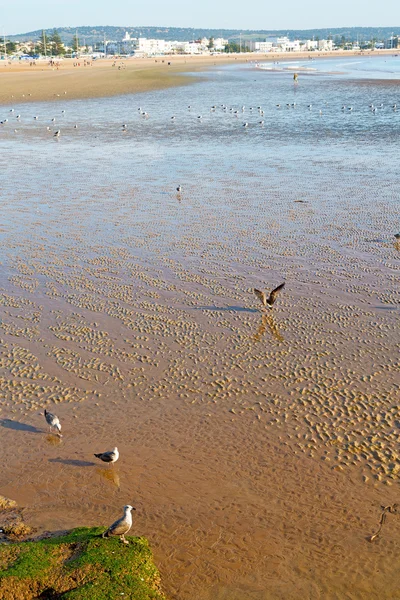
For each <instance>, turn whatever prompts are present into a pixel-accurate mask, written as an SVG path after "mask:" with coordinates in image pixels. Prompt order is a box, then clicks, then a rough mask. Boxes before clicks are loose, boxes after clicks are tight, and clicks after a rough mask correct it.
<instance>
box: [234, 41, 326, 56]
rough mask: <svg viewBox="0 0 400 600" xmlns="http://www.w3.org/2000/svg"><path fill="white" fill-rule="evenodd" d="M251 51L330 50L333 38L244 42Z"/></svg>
mask: <svg viewBox="0 0 400 600" xmlns="http://www.w3.org/2000/svg"><path fill="white" fill-rule="evenodd" d="M245 46H246V48H248V49H249V50H250V51H251V52H260V53H263V54H265V53H267V52H310V51H314V50H318V51H319V52H331V51H332V50H333V49H334V43H333V40H305V41H304V40H293V41H292V40H289V38H288V37H278V38H277V39H276V41H265V42H245Z"/></svg>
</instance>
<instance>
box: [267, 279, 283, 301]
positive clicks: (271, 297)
mask: <svg viewBox="0 0 400 600" xmlns="http://www.w3.org/2000/svg"><path fill="white" fill-rule="evenodd" d="M284 287H285V282H283V283H281V285H278V287H277V288H275V289H274V290H272V292H271V293H270V295H269V298H268V300H267V302H268V304H269V305H270V306H272V305H273V304H274V302H275V300H276V299H277V297H278V295H279V292H280V291H281V290H282V289H283V288H284Z"/></svg>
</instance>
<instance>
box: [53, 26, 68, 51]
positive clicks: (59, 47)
mask: <svg viewBox="0 0 400 600" xmlns="http://www.w3.org/2000/svg"><path fill="white" fill-rule="evenodd" d="M50 44H51V53H52V54H53V55H54V56H62V55H63V54H65V48H64V44H63V43H62V41H61V38H60V34H59V33H58V31H57V29H53V33H52V34H51V36H50Z"/></svg>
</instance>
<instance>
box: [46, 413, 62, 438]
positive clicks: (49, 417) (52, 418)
mask: <svg viewBox="0 0 400 600" xmlns="http://www.w3.org/2000/svg"><path fill="white" fill-rule="evenodd" d="M44 418H45V419H46V421H47V423H48V424H49V425H50V433H51V428H52V427H54V429H57V431H58V435H59V436H60V437H62V435H61V424H60V421H59V418H58V417H56V415H53V413H51V412H49V411H48V410H46V409H45V410H44Z"/></svg>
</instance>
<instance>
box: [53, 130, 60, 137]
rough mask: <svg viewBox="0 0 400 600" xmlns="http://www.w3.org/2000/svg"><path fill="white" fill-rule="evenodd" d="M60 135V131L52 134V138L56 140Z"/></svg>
mask: <svg viewBox="0 0 400 600" xmlns="http://www.w3.org/2000/svg"><path fill="white" fill-rule="evenodd" d="M60 133H61V131H60V130H58V131H56V132H55V134H54V137H56V138H58V137H60Z"/></svg>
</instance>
